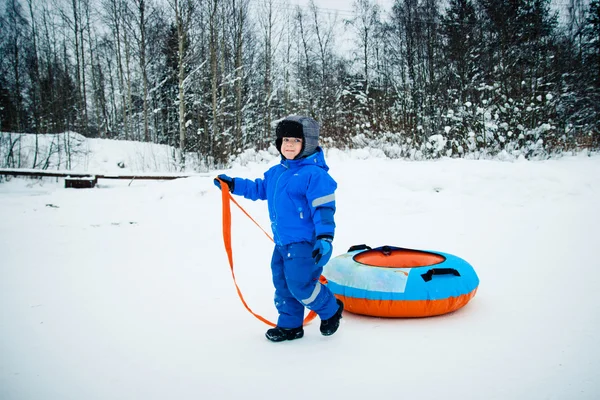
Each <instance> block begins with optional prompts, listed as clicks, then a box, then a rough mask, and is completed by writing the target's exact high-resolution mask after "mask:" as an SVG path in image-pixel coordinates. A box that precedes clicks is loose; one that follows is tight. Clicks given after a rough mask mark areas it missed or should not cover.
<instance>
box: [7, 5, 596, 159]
mask: <svg viewBox="0 0 600 400" xmlns="http://www.w3.org/2000/svg"><path fill="white" fill-rule="evenodd" d="M3 3H4V6H3V7H2V9H1V10H0V24H1V27H0V55H1V57H0V130H1V131H4V132H14V133H29V134H48V133H59V132H65V131H74V132H78V133H80V134H82V135H84V136H86V137H100V138H112V139H125V140H135V141H143V142H153V143H159V144H165V145H169V146H172V147H173V148H177V149H179V150H180V156H179V157H178V158H179V162H180V163H181V166H182V168H183V167H184V166H185V164H186V160H185V158H186V157H185V155H186V154H193V155H194V158H195V160H200V165H203V166H204V167H206V168H213V167H218V166H222V165H224V164H227V163H228V162H229V161H230V160H231V159H232V157H235V156H237V155H239V154H241V153H242V152H244V151H245V150H248V149H254V150H257V151H260V150H265V149H267V148H268V146H269V145H270V144H271V142H272V126H273V122H274V121H276V120H278V119H279V118H282V117H283V116H285V115H288V114H293V113H301V114H309V115H312V116H314V117H315V118H316V119H318V120H319V121H320V122H321V124H322V137H323V144H324V145H325V146H330V147H337V148H357V147H366V146H368V147H372V148H380V149H383V151H385V152H387V153H389V154H386V155H387V156H389V157H408V158H434V157H439V156H450V157H462V156H465V155H467V154H471V155H473V154H475V155H496V154H499V153H502V152H504V153H508V154H511V155H515V156H523V157H527V158H529V157H537V156H540V155H541V156H545V155H549V154H552V153H555V152H561V151H564V150H570V149H574V148H592V149H598V148H599V147H600V2H599V1H598V0H591V1H589V0H554V1H550V0H518V1H510V2H508V1H505V0H449V1H442V0H396V1H395V3H394V4H393V6H392V7H391V9H389V10H387V9H382V8H381V7H380V6H379V5H378V4H377V3H376V1H374V0H356V2H354V4H353V13H352V14H351V15H350V14H347V13H344V14H343V15H339V13H336V12H335V10H331V9H323V8H319V7H317V6H316V4H315V3H314V2H313V1H312V0H311V1H310V2H309V3H308V4H307V5H306V6H302V7H300V6H292V5H291V4H289V3H287V2H285V1H284V0H277V1H276V0H260V1H258V0H213V1H206V2H205V1H199V0H4V2H3ZM0 137H1V138H2V143H0V146H1V147H5V148H10V149H13V148H16V147H18V143H16V141H18V140H21V138H22V137H23V136H22V135H0ZM28 140H29V139H28ZM36 142H37V141H36ZM4 154H10V151H5V152H4ZM182 155H183V156H182ZM11 162H12V163H13V164H11ZM0 166H4V167H15V166H16V165H15V164H14V157H13V158H12V161H11V159H10V158H5V159H2V160H0ZM26 167H29V168H31V167H43V165H41V166H40V165H27V166H26Z"/></svg>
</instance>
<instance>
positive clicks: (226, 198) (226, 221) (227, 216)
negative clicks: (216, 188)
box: [217, 178, 324, 326]
mask: <svg viewBox="0 0 600 400" xmlns="http://www.w3.org/2000/svg"><path fill="white" fill-rule="evenodd" d="M217 180H218V181H219V182H220V183H221V188H227V187H228V185H227V183H225V182H223V181H222V180H221V179H219V178H217ZM221 200H222V203H223V243H224V244H225V251H226V252H227V259H228V260H229V267H230V268H231V276H232V277H233V283H234V284H235V289H236V290H237V294H238V296H239V297H240V300H241V301H242V304H243V305H244V307H246V310H248V311H249V312H250V314H252V315H254V316H255V317H256V318H258V319H259V320H261V321H262V322H264V323H265V324H267V325H270V326H276V324H274V323H272V322H271V321H269V320H268V319H266V318H264V317H263V316H261V315H259V314H257V313H255V312H254V311H252V310H251V309H250V307H248V304H247V303H246V300H244V296H243V295H242V292H241V290H240V287H239V286H238V284H237V281H236V279H235V272H234V271H233V252H232V250H231V207H230V204H229V202H230V201H231V202H233V204H235V205H236V206H238V208H239V209H240V210H242V212H243V213H244V214H246V216H247V217H248V218H250V219H251V220H252V222H254V223H255V224H256V226H258V227H259V228H260V230H261V231H263V233H264V234H265V235H267V237H268V238H269V239H270V240H271V241H273V238H272V237H271V235H269V234H268V233H267V232H266V231H265V230H264V229H263V228H262V227H261V226H260V225H259V224H258V222H256V221H255V220H254V218H252V217H251V216H250V214H248V212H247V211H246V210H244V209H243V208H242V206H240V205H239V204H238V202H237V201H235V199H234V198H233V197H232V196H231V193H229V190H221ZM320 281H321V282H323V283H324V278H323V277H321V279H320ZM316 316H317V314H316V313H315V312H314V311H310V312H309V313H308V315H307V316H306V318H304V325H306V324H308V323H309V322H310V321H312V320H313V319H314V318H315V317H316Z"/></svg>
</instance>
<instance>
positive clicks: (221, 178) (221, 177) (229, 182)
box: [213, 174, 234, 192]
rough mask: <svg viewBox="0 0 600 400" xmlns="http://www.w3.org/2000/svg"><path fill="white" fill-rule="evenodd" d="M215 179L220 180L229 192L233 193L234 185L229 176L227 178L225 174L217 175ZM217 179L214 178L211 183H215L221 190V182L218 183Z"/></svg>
mask: <svg viewBox="0 0 600 400" xmlns="http://www.w3.org/2000/svg"><path fill="white" fill-rule="evenodd" d="M217 178H219V179H220V180H222V181H223V182H225V183H226V184H227V187H228V188H229V191H230V192H233V185H234V181H233V178H230V177H229V176H227V175H225V174H221V175H218V176H217ZM219 179H216V178H215V179H214V181H213V182H214V183H215V186H216V187H218V188H219V189H221V182H219Z"/></svg>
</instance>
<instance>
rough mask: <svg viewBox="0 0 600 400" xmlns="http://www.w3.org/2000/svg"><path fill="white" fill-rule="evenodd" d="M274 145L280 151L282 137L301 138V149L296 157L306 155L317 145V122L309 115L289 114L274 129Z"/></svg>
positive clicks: (312, 151)
mask: <svg viewBox="0 0 600 400" xmlns="http://www.w3.org/2000/svg"><path fill="white" fill-rule="evenodd" d="M275 134H276V137H277V138H276V139H275V147H277V151H279V153H281V144H282V143H283V138H284V137H293V138H300V139H302V149H301V150H300V153H299V154H298V155H297V156H296V159H300V158H304V157H308V156H310V155H311V154H313V153H314V152H315V151H316V150H317V146H319V123H318V122H317V121H315V120H314V119H312V118H311V117H305V116H301V115H291V116H289V117H286V118H285V119H283V120H281V121H280V122H279V123H278V124H277V128H276V129H275Z"/></svg>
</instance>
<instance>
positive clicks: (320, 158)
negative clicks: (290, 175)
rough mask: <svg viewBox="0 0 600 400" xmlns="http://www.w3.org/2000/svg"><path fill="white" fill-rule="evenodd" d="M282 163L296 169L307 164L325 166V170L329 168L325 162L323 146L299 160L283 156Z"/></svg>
mask: <svg viewBox="0 0 600 400" xmlns="http://www.w3.org/2000/svg"><path fill="white" fill-rule="evenodd" d="M280 164H281V165H283V166H284V167H286V168H289V169H296V168H300V167H303V166H306V165H316V166H317V167H321V168H323V169H324V170H325V171H328V170H329V167H328V166H327V163H325V155H324V154H323V149H322V148H321V147H317V149H316V150H315V152H314V153H312V154H311V155H310V156H307V157H304V158H301V159H299V160H287V159H286V158H285V157H283V156H281V161H280Z"/></svg>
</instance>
